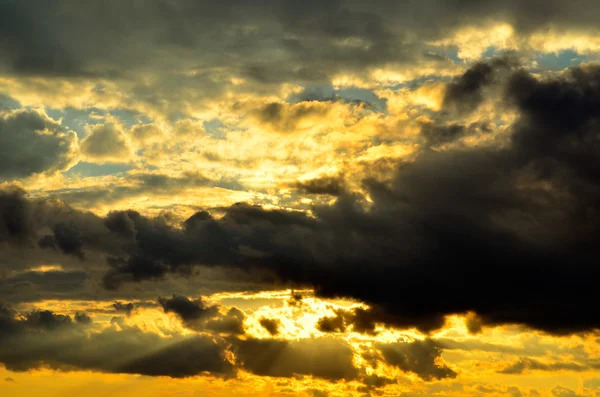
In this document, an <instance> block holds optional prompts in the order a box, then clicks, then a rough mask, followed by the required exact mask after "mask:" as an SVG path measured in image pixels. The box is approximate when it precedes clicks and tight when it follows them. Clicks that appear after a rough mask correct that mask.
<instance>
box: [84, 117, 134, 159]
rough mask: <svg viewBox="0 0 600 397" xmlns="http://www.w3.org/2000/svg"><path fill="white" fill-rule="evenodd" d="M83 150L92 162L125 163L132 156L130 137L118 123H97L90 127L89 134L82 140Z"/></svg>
mask: <svg viewBox="0 0 600 397" xmlns="http://www.w3.org/2000/svg"><path fill="white" fill-rule="evenodd" d="M81 152H82V153H83V154H84V155H85V156H86V159H87V160H89V161H91V162H98V163H105V162H113V163H124V162H128V161H129V160H130V159H131V156H132V149H131V146H130V142H129V139H128V137H127V136H126V135H125V132H124V131H123V129H122V128H121V127H120V126H119V125H116V124H96V125H93V126H90V127H89V134H88V136H86V137H85V138H84V139H83V140H82V141H81Z"/></svg>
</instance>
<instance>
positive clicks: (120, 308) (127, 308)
mask: <svg viewBox="0 0 600 397" xmlns="http://www.w3.org/2000/svg"><path fill="white" fill-rule="evenodd" d="M113 308H114V309H115V311H117V312H120V313H125V314H126V315H128V316H131V313H132V312H133V311H134V310H135V305H134V304H133V303H132V302H129V303H123V302H115V303H113Z"/></svg>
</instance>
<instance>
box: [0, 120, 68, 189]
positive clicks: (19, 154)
mask: <svg viewBox="0 0 600 397" xmlns="http://www.w3.org/2000/svg"><path fill="white" fill-rule="evenodd" d="M76 150H77V136H76V135H75V133H74V132H71V131H66V130H65V129H64V128H63V127H62V126H61V125H60V124H59V123H57V122H56V121H54V120H52V119H51V118H49V117H48V116H46V115H44V114H43V113H38V112H36V111H29V110H20V111H14V112H10V113H5V114H0V180H12V179H18V178H23V177H27V176H31V175H34V174H38V173H43V172H49V173H51V172H56V171H62V170H65V169H68V168H69V167H70V166H72V165H73V163H74V161H75V158H76Z"/></svg>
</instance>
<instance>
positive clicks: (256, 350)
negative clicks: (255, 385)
mask: <svg viewBox="0 0 600 397" xmlns="http://www.w3.org/2000/svg"><path fill="white" fill-rule="evenodd" d="M232 343H233V351H234V353H235V354H236V356H237V358H238V361H239V364H240V365H241V366H242V367H243V368H244V369H246V370H247V371H250V372H252V373H254V374H257V375H262V376H276V377H288V378H289V377H292V376H294V375H311V376H315V377H319V378H324V379H329V380H342V379H345V380H352V379H354V378H356V377H357V376H358V370H357V368H355V367H354V364H353V361H352V355H353V353H352V349H351V348H350V346H349V345H348V344H347V343H346V342H345V341H343V340H339V339H333V338H317V339H300V340H298V341H284V340H274V339H252V338H249V339H246V340H241V339H236V340H233V341H232Z"/></svg>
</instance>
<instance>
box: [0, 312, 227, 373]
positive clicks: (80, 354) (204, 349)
mask: <svg viewBox="0 0 600 397" xmlns="http://www.w3.org/2000/svg"><path fill="white" fill-rule="evenodd" d="M16 314H17V313H16V312H15V311H13V310H11V309H9V308H7V307H6V306H0V347H1V348H0V362H1V363H3V364H4V365H5V366H6V368H7V369H9V370H11V371H27V370H30V369H35V368H41V367H49V368H52V369H55V370H63V371H69V370H93V371H100V372H112V373H132V374H143V375H151V376H170V377H174V378H180V377H188V376H196V375H201V374H204V373H211V374H214V375H227V376H229V375H231V374H232V373H233V371H234V369H233V366H232V365H231V364H230V363H229V362H228V361H227V360H226V359H225V354H224V347H223V346H221V345H220V344H218V343H216V342H215V341H213V339H212V338H210V337H207V336H194V337H192V338H187V339H186V338H182V337H179V336H175V337H174V338H171V339H165V338H161V337H159V336H158V335H156V334H152V333H146V332H143V331H141V330H140V329H138V328H134V327H127V326H125V325H124V324H123V323H122V322H121V323H120V326H119V328H116V327H111V328H107V329H104V330H100V331H98V330H94V329H93V328H90V327H91V325H90V324H91V322H90V321H89V317H87V316H86V315H85V314H83V313H80V314H78V315H77V316H76V317H75V319H76V321H73V320H72V319H71V317H69V316H65V315H60V314H55V313H53V312H51V311H47V310H45V311H33V312H31V313H28V314H27V315H26V316H25V319H20V318H18V317H17V316H16ZM117 322H118V321H117Z"/></svg>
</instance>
